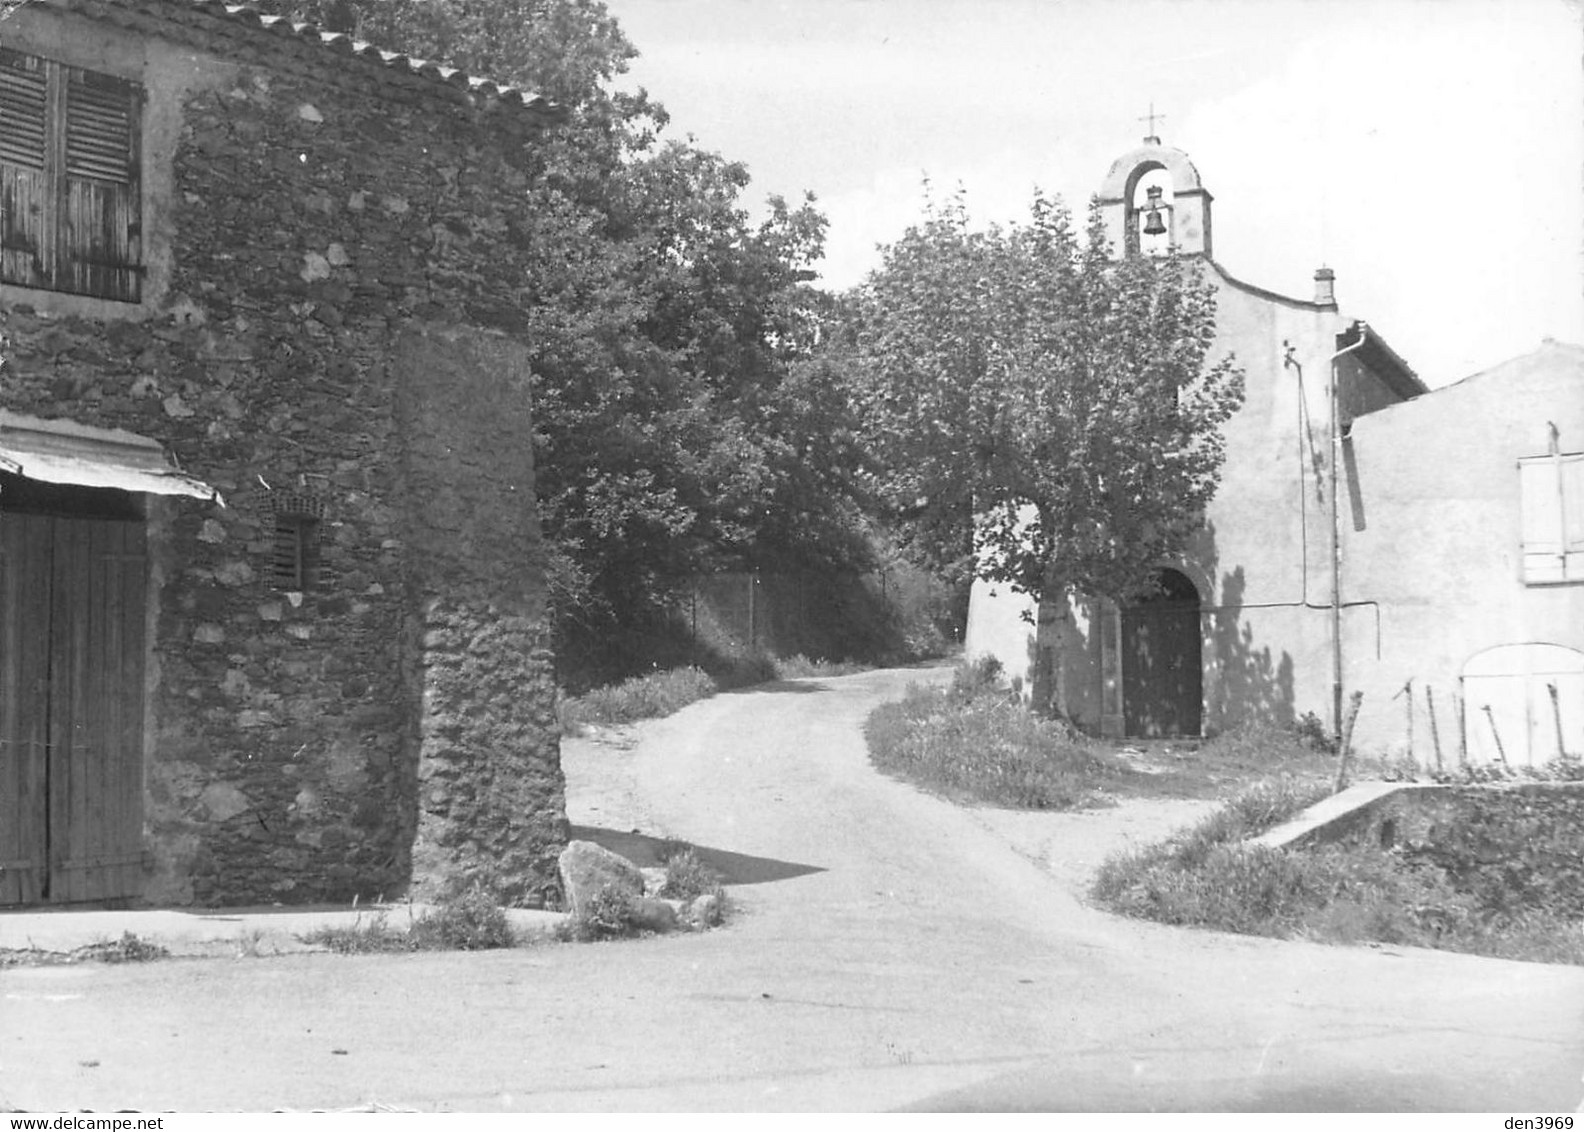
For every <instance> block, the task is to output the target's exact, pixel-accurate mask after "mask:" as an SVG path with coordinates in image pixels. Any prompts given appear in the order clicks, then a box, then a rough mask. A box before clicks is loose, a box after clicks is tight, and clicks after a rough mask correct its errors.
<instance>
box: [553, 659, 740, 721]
mask: <svg viewBox="0 0 1584 1132" xmlns="http://www.w3.org/2000/svg"><path fill="white" fill-rule="evenodd" d="M769 678H770V677H766V679H769ZM719 689H720V686H719V685H718V684H717V683H716V681H715V678H714V677H712V676H711V675H710V674H709V673H707V672H705V671H704V670H703V669H701V668H691V667H689V668H672V669H669V670H667V671H664V672H654V673H651V674H650V675H648V676H635V677H634V678H632V679H631V680H625V681H623V682H622V683H620V684H612V685H608V686H606V687H603V688H595V689H593V690H591V691H589V692H588V693H587V694H585V695H582V696H578V697H576V698H565V699H562V701H561V702H560V704H559V705H558V711H557V714H558V716H559V718H560V721H561V728H562V730H563V731H565V732H566V733H568V734H576V733H577V732H578V731H579V730H580V729H581V728H582V727H583V726H584V725H586V724H590V723H636V722H637V721H638V720H641V719H658V718H660V717H662V716H667V715H670V714H672V713H673V712H676V711H680V710H681V709H682V708H685V707H686V706H687V705H688V704H691V703H694V702H695V701H697V700H702V699H706V698H708V697H709V696H713V695H714V694H715V693H716V692H717V691H719Z"/></svg>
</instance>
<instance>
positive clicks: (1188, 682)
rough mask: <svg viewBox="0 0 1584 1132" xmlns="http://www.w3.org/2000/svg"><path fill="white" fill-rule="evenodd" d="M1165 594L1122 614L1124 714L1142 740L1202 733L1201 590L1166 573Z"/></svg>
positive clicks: (1130, 731) (1131, 733) (1161, 590)
mask: <svg viewBox="0 0 1584 1132" xmlns="http://www.w3.org/2000/svg"><path fill="white" fill-rule="evenodd" d="M1158 581H1159V585H1160V588H1159V591H1158V592H1156V593H1154V594H1150V595H1149V596H1147V597H1145V598H1144V599H1142V600H1141V601H1138V602H1136V603H1135V604H1133V605H1130V606H1127V607H1125V608H1124V609H1123V610H1122V715H1123V726H1124V730H1125V733H1126V734H1127V735H1129V736H1132V737H1136V738H1140V739H1156V738H1170V737H1180V736H1185V735H1198V734H1199V731H1200V726H1201V709H1202V704H1203V698H1204V685H1203V678H1202V669H1201V660H1202V657H1201V647H1202V646H1201V640H1200V636H1199V591H1198V590H1196V589H1195V588H1194V584H1193V583H1192V582H1191V581H1189V580H1188V578H1187V577H1185V576H1184V575H1183V574H1181V573H1180V572H1178V571H1176V570H1162V571H1161V572H1160V574H1159V577H1158Z"/></svg>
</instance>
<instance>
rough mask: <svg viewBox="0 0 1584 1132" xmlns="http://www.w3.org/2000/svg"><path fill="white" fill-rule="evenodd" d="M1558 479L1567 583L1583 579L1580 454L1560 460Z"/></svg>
mask: <svg viewBox="0 0 1584 1132" xmlns="http://www.w3.org/2000/svg"><path fill="white" fill-rule="evenodd" d="M1560 472H1561V477H1562V553H1563V555H1564V561H1563V567H1562V572H1563V573H1564V574H1565V575H1566V577H1567V579H1568V581H1570V582H1576V581H1579V580H1581V579H1584V453H1574V454H1573V455H1571V456H1563V457H1561V460H1560Z"/></svg>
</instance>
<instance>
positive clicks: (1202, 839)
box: [1091, 780, 1584, 964]
mask: <svg viewBox="0 0 1584 1132" xmlns="http://www.w3.org/2000/svg"><path fill="white" fill-rule="evenodd" d="M1327 793H1328V790H1327V789H1326V788H1325V786H1324V785H1323V784H1316V783H1305V782H1298V781H1291V780H1288V781H1282V782H1276V783H1270V784H1267V785H1264V786H1262V787H1259V788H1256V789H1254V790H1251V791H1247V792H1245V793H1243V794H1241V795H1239V796H1238V797H1236V798H1234V799H1233V800H1232V801H1231V802H1229V803H1228V804H1227V805H1226V806H1224V807H1222V808H1221V809H1219V810H1217V811H1216V812H1214V813H1213V814H1211V815H1210V816H1208V817H1207V818H1205V819H1204V820H1203V821H1201V822H1199V823H1198V824H1197V825H1194V826H1191V827H1189V828H1188V829H1186V830H1184V831H1182V832H1181V833H1178V834H1177V835H1175V836H1174V837H1172V838H1170V839H1168V840H1166V841H1164V842H1161V843H1159V844H1157V845H1151V846H1147V847H1145V848H1143V849H1138V850H1133V851H1129V852H1125V853H1121V854H1118V855H1116V856H1113V857H1111V858H1110V859H1108V860H1107V861H1106V862H1105V863H1104V864H1103V865H1102V866H1101V868H1100V871H1099V872H1098V874H1097V875H1096V877H1095V881H1094V884H1093V886H1092V888H1091V895H1092V896H1093V897H1094V898H1095V900H1096V901H1097V902H1099V903H1100V904H1102V905H1104V906H1105V907H1107V908H1110V909H1111V910H1112V911H1115V912H1120V913H1122V914H1124V915H1128V916H1135V917H1139V918H1141V919H1148V920H1155V921H1157V922H1160V923H1166V924H1175V925H1182V926H1191V927H1202V928H1211V929H1215V930H1219V931H1230V932H1238V933H1241V934H1244V935H1263V936H1272V937H1276V938H1284V939H1286V938H1302V939H1312V940H1316V941H1319V942H1323V943H1366V942H1374V943H1388V944H1402V945H1406V946H1412V947H1431V948H1438V949H1441V950H1446V951H1462V952H1467V953H1470V954H1475V955H1488V956H1496V957H1499V958H1505V959H1524V960H1531V961H1536V962H1544V963H1572V964H1584V933H1581V932H1580V925H1579V924H1578V922H1577V921H1576V920H1574V919H1572V918H1569V917H1567V916H1563V915H1558V914H1554V913H1552V912H1549V911H1547V910H1544V909H1515V908H1512V907H1510V906H1498V905H1495V904H1493V903H1492V902H1491V901H1490V899H1489V898H1488V897H1486V896H1483V895H1482V894H1481V893H1480V892H1479V891H1478V890H1477V889H1475V888H1471V887H1470V886H1469V885H1468V884H1466V883H1464V881H1463V879H1462V878H1460V877H1458V876H1456V875H1454V874H1453V873H1451V872H1448V871H1447V870H1446V869H1443V868H1441V867H1440V866H1439V865H1437V864H1435V863H1434V862H1432V861H1429V860H1425V859H1422V858H1420V859H1413V858H1408V857H1405V856H1403V855H1401V854H1398V853H1394V852H1393V851H1392V850H1390V849H1384V848H1380V847H1378V846H1374V845H1366V846H1340V845H1334V846H1323V847H1319V848H1314V849H1305V850H1296V851H1288V850H1282V849H1271V848H1267V847H1264V846H1254V845H1248V844H1244V840H1245V839H1246V838H1249V837H1252V836H1255V835H1258V834H1260V833H1263V832H1264V831H1265V830H1267V829H1270V828H1271V827H1272V826H1274V825H1276V824H1278V823H1279V822H1282V821H1285V820H1286V819H1287V818H1290V817H1292V816H1294V815H1295V814H1297V813H1298V812H1299V811H1301V810H1303V809H1304V808H1305V807H1307V806H1309V805H1311V804H1313V803H1314V802H1317V801H1319V800H1320V799H1321V798H1322V797H1324V796H1325V795H1326V794H1327Z"/></svg>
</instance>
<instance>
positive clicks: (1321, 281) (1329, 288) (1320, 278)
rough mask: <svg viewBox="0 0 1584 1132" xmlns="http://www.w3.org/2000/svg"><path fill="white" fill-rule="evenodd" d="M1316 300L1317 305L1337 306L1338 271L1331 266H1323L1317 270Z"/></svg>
mask: <svg viewBox="0 0 1584 1132" xmlns="http://www.w3.org/2000/svg"><path fill="white" fill-rule="evenodd" d="M1314 301H1315V305H1316V306H1321V307H1334V306H1336V272H1334V271H1332V270H1331V269H1330V268H1329V267H1322V268H1320V269H1319V270H1318V271H1316V272H1315V297H1314Z"/></svg>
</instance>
